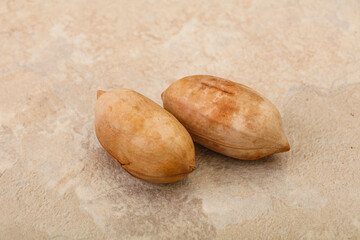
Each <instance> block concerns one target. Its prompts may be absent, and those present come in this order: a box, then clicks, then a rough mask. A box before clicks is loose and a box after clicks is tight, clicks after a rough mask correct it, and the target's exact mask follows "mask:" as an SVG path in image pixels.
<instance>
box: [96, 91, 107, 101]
mask: <svg viewBox="0 0 360 240" xmlns="http://www.w3.org/2000/svg"><path fill="white" fill-rule="evenodd" d="M104 93H106V91H103V90H97V99H99V97H100V96H101V95H103V94H104Z"/></svg>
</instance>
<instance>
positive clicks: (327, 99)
mask: <svg viewBox="0 0 360 240" xmlns="http://www.w3.org/2000/svg"><path fill="white" fill-rule="evenodd" d="M270 2H272V3H270ZM192 74H210V75H216V76H220V77H223V78H228V79H231V80H233V81H236V82H239V83H243V84H245V85H248V86H250V87H252V88H254V89H255V90H257V91H259V92H261V93H262V94H263V95H265V96H266V97H267V98H269V99H270V100H271V101H272V102H273V103H274V104H275V105H276V106H277V107H278V108H279V110H280V112H281V114H282V116H283V121H284V125H285V130H286V132H287V134H288V138H289V141H290V144H291V146H292V149H291V151H290V152H287V153H282V154H277V155H274V156H270V157H267V158H264V159H261V160H258V161H240V160H236V159H231V158H228V157H225V156H222V155H219V154H216V153H214V152H212V151H210V150H207V149H205V148H203V147H201V146H199V145H196V162H197V169H196V171H194V172H193V173H192V174H190V175H189V176H188V177H187V178H186V179H185V180H183V181H180V182H177V183H174V184H167V185H156V184H150V183H146V182H143V181H141V180H138V179H135V178H133V177H131V176H130V175H129V174H128V173H127V172H125V171H124V170H123V169H121V167H119V166H118V165H117V164H116V163H115V162H114V161H113V160H112V159H111V158H110V157H109V155H108V154H107V153H106V152H105V151H104V150H103V148H102V147H101V146H100V144H99V143H98V141H97V139H96V136H95V133H94V106H95V103H96V90H97V89H104V90H109V89H113V88H117V87H126V88H131V89H134V90H136V91H138V92H140V93H142V94H144V95H146V96H148V97H149V98H151V99H152V100H154V101H155V102H157V103H159V104H161V98H160V94H161V92H162V91H163V90H164V89H166V88H167V86H168V85H169V84H171V83H172V82H174V81H175V80H176V79H179V78H181V77H184V76H187V75H192ZM0 91H1V94H0V239H36V240H38V239H56V240H60V239H244V238H253V239H259V238H262V239H299V238H303V239H359V238H360V137H359V136H360V2H359V1H357V0H353V1H351V0H347V1H312V0H309V1H296V0H293V1H284V0H282V1H280V0H279V1H267V0H262V1H261V0H247V1H236V0H234V1H230V0H225V1H209V0H197V1H195V0H189V1H176V0H172V1H165V0H163V1H158V0H153V1H151V0H149V1H142V0H136V1H126V0H123V1H115V0H103V1H100V0H99V1H95V0H91V1H89V0H83V1H80V0H74V1H42V0H29V1H12V0H0Z"/></svg>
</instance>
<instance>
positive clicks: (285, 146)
mask: <svg viewBox="0 0 360 240" xmlns="http://www.w3.org/2000/svg"><path fill="white" fill-rule="evenodd" d="M279 150H280V152H287V151H289V150H290V144H289V142H288V141H286V143H284V144H282V146H281V147H280V148H279Z"/></svg>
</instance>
